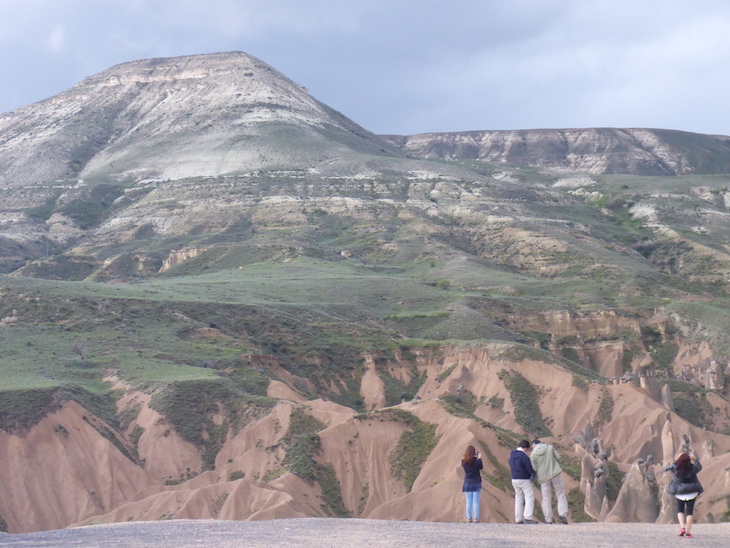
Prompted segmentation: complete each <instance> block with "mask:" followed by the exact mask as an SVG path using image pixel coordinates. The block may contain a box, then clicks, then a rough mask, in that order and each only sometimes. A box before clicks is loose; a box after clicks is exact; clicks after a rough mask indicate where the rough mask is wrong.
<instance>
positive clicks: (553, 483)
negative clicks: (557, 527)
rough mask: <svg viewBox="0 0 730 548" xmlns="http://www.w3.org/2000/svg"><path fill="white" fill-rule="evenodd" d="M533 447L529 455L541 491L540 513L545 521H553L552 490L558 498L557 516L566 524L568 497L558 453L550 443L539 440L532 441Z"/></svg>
mask: <svg viewBox="0 0 730 548" xmlns="http://www.w3.org/2000/svg"><path fill="white" fill-rule="evenodd" d="M532 445H533V449H532V454H531V455H530V462H531V463H532V467H533V468H534V469H535V472H536V474H537V483H538V485H540V491H541V492H542V513H543V514H544V515H545V522H546V523H552V522H553V492H554V493H555V498H556V499H558V518H559V519H560V521H561V522H562V523H564V524H566V525H567V524H568V499H567V497H566V496H565V485H564V484H563V478H562V477H560V473H561V472H562V471H563V469H562V468H561V467H560V464H559V461H560V454H559V453H558V452H557V451H556V450H555V448H554V447H553V446H552V445H549V444H546V443H542V442H541V441H540V440H534V441H533V442H532Z"/></svg>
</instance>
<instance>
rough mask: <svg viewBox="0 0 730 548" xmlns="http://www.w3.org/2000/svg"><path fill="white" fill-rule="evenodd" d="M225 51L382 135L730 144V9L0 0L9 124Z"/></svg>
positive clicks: (478, 2) (642, 2)
mask: <svg viewBox="0 0 730 548" xmlns="http://www.w3.org/2000/svg"><path fill="white" fill-rule="evenodd" d="M222 51H244V52H246V53H248V54H250V55H254V56H255V57H258V58H259V59H261V60H262V61H264V62H266V63H268V64H269V65H271V66H273V67H274V68H275V69H277V70H279V71H280V72H282V73H284V74H285V75H286V76H287V77H289V78H290V79H292V80H294V81H295V82H297V83H298V84H300V85H302V86H305V87H306V88H307V89H308V90H309V92H310V93H311V94H312V95H313V96H314V97H315V98H317V99H319V100H320V101H322V102H324V103H326V104H328V105H329V106H331V107H333V108H335V109H337V110H339V111H340V112H342V113H343V114H344V115H345V116H347V117H349V118H351V119H352V120H354V121H355V122H357V123H358V124H360V125H362V126H363V127H365V128H366V129H368V130H370V131H372V132H374V133H379V134H400V135H412V134H417V133H426V132H448V131H468V130H503V129H535V128H584V127H622V128H629V127H632V128H637V127H646V128H661V129H677V130H683V131H692V132H697V133H708V134H719V135H730V108H728V106H729V103H730V101H729V100H728V97H729V96H730V93H729V92H728V90H730V1H727V0H692V1H690V0H605V1H604V0H0V113H5V112H9V111H11V110H13V109H15V108H18V107H20V106H23V105H26V104H30V103H34V102H36V101H40V100H43V99H46V98H48V97H51V96H53V95H56V94H58V93H60V92H62V91H64V90H66V89H68V88H70V87H71V86H73V85H74V84H76V83H78V82H80V81H81V80H82V79H83V78H85V77H87V76H90V75H92V74H96V73H98V72H101V71H103V70H106V69H108V68H110V67H111V66H113V65H116V64H119V63H124V62H127V61H134V60H137V59H147V58H156V57H175V56H179V55H191V54H201V53H214V52H222Z"/></svg>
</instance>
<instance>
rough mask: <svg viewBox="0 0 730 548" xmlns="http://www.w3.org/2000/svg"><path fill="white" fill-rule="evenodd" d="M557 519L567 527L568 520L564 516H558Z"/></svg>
mask: <svg viewBox="0 0 730 548" xmlns="http://www.w3.org/2000/svg"><path fill="white" fill-rule="evenodd" d="M558 518H559V519H560V521H562V522H563V525H568V518H566V517H565V516H558Z"/></svg>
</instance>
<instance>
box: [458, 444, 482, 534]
mask: <svg viewBox="0 0 730 548" xmlns="http://www.w3.org/2000/svg"><path fill="white" fill-rule="evenodd" d="M461 466H462V467H463V468H464V485H463V486H462V488H461V490H462V491H463V492H464V494H465V495H466V519H467V521H468V522H469V523H477V522H478V521H479V496H480V495H481V494H482V473H481V470H482V468H484V466H483V464H482V456H481V454H480V453H477V450H476V449H474V446H473V445H470V446H469V447H467V448H466V451H465V452H464V458H462V459H461Z"/></svg>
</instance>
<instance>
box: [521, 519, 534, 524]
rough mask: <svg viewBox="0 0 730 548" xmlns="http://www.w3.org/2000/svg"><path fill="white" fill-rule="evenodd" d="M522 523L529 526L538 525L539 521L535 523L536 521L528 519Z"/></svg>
mask: <svg viewBox="0 0 730 548" xmlns="http://www.w3.org/2000/svg"><path fill="white" fill-rule="evenodd" d="M522 523H528V524H530V525H532V524H534V523H537V521H535V520H534V519H526V520H525V521H524V522H522Z"/></svg>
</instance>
